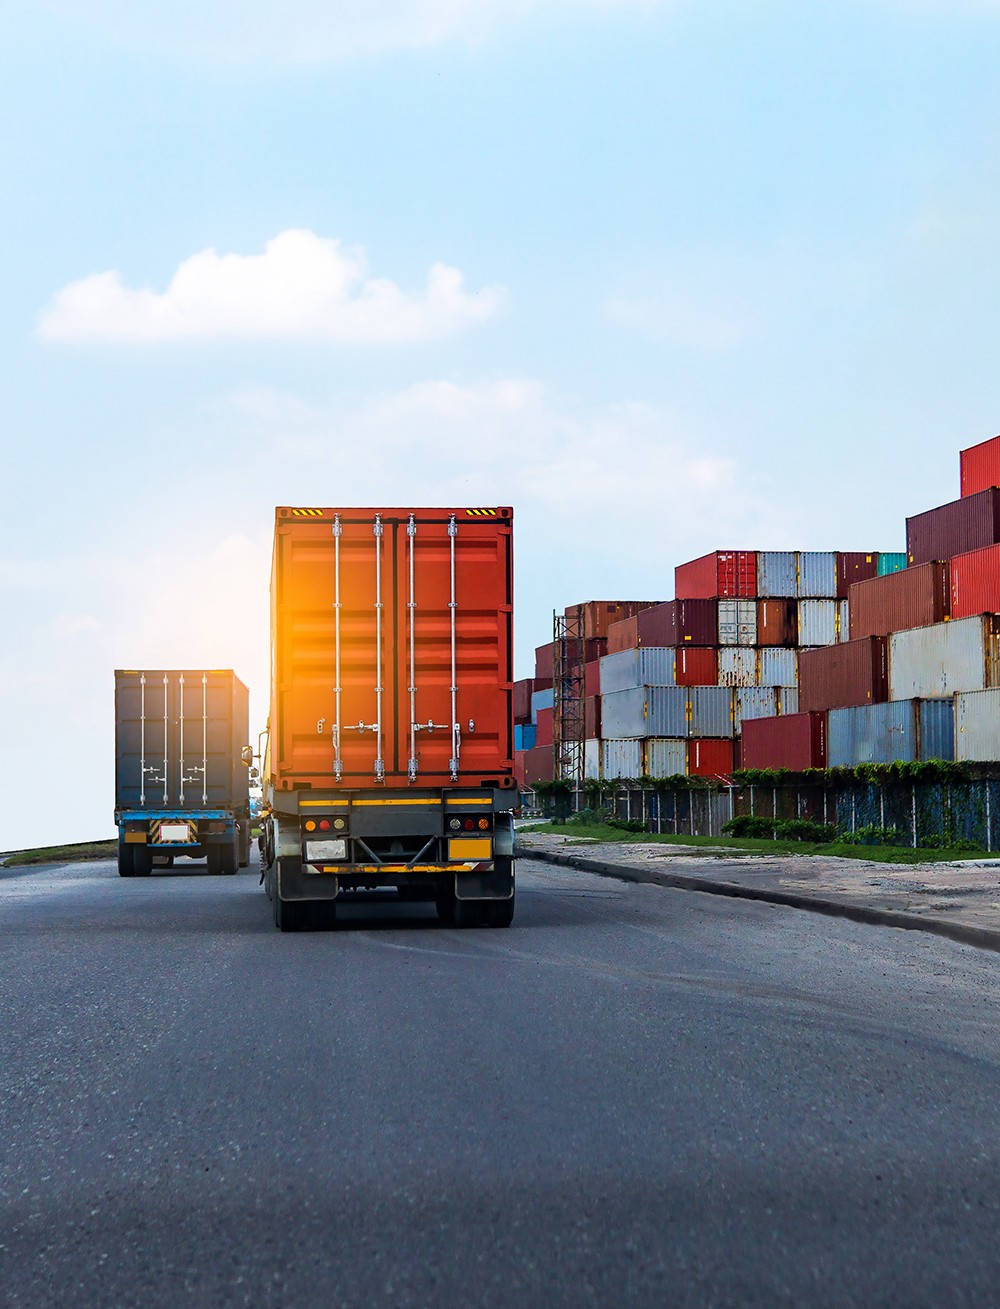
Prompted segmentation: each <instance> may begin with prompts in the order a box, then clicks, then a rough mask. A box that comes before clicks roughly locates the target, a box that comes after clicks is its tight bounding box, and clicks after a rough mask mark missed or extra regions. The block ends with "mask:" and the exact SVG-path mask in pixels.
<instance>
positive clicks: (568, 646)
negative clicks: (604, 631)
mask: <svg viewBox="0 0 1000 1309" xmlns="http://www.w3.org/2000/svg"><path fill="white" fill-rule="evenodd" d="M552 640H553V647H552V667H553V688H554V692H555V694H554V706H553V708H554V713H553V722H552V739H553V747H554V750H555V776H556V778H564V779H566V780H567V781H569V782H572V783H573V786H574V788H575V789H577V790H579V789H582V787H583V775H584V770H583V759H584V748H583V742H584V738H585V736H586V720H585V717H584V695H585V688H584V680H583V679H584V671H583V659H584V651H585V642H584V639H583V609H582V607H581V608H577V609H575V610H574V611H573V612H572V613H570V614H553V616H552Z"/></svg>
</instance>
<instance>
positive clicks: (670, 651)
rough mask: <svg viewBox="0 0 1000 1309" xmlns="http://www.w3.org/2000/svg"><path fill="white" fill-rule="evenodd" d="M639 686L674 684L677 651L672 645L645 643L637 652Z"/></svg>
mask: <svg viewBox="0 0 1000 1309" xmlns="http://www.w3.org/2000/svg"><path fill="white" fill-rule="evenodd" d="M637 653H638V668H637V672H638V675H639V676H638V685H639V686H675V685H676V680H675V662H676V659H677V651H676V650H674V648H673V646H662V645H647V646H643V648H642V649H641V650H639V651H638V652H637Z"/></svg>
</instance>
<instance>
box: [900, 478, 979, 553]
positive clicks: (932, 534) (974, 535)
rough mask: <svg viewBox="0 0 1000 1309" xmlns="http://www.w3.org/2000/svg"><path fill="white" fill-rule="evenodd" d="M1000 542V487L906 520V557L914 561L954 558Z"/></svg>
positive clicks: (953, 501)
mask: <svg viewBox="0 0 1000 1309" xmlns="http://www.w3.org/2000/svg"><path fill="white" fill-rule="evenodd" d="M998 542H1000V487H996V486H991V487H988V488H987V489H986V490H985V491H977V492H976V493H975V494H974V495H969V496H966V497H965V498H964V499H962V500H952V501H951V502H950V503H949V504H946V505H939V506H938V508H937V509H929V510H928V511H927V512H926V513H924V514H917V515H916V516H915V517H913V518H908V519H907V520H906V557H907V562H908V563H909V565H910V566H911V567H912V566H913V565H914V564H927V563H930V562H931V561H932V560H934V559H953V558H954V557H955V555H964V554H968V553H969V551H970V550H983V549H985V548H986V546H988V545H996V544H997V543H998Z"/></svg>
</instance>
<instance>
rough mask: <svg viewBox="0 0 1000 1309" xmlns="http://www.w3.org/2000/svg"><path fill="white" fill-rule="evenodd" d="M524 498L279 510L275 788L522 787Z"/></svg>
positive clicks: (274, 578)
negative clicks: (518, 527) (518, 679)
mask: <svg viewBox="0 0 1000 1309" xmlns="http://www.w3.org/2000/svg"><path fill="white" fill-rule="evenodd" d="M512 521H513V511H512V510H511V509H510V508H497V509H489V510H469V509H291V508H279V509H278V510H277V511H276V515H275V534H274V558H273V566H272V574H271V631H272V642H273V650H272V675H271V719H270V747H269V761H270V781H271V784H272V786H273V787H274V789H275V790H276V791H281V790H292V789H296V788H305V787H308V788H313V789H317V790H320V789H325V790H329V789H336V788H339V787H359V786H371V785H379V786H382V785H385V786H391V787H406V786H408V785H414V784H417V785H423V786H437V787H444V786H448V785H450V784H452V785H454V784H458V785H465V786H501V787H507V786H509V787H513V785H514V776H513V727H512V666H511V651H512V599H513V596H512V576H513V571H512V548H511V528H512Z"/></svg>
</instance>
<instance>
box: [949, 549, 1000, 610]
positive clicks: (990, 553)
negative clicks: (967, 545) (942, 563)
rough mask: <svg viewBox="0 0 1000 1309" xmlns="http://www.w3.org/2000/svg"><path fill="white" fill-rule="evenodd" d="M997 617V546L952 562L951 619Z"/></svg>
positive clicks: (999, 583)
mask: <svg viewBox="0 0 1000 1309" xmlns="http://www.w3.org/2000/svg"><path fill="white" fill-rule="evenodd" d="M976 614H1000V545H991V546H989V547H988V548H987V549H985V550H973V551H972V552H971V553H970V554H965V555H956V556H955V558H954V559H953V560H952V561H951V616H952V618H972V617H974V616H975V615H976Z"/></svg>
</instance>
